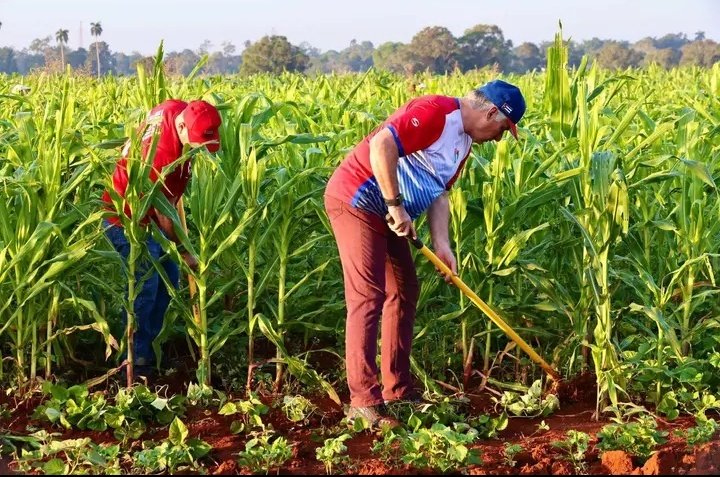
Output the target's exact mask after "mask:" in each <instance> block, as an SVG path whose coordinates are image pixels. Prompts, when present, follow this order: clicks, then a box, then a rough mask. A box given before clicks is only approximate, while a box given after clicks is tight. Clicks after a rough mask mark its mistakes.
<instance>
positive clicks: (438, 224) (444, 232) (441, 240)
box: [428, 192, 450, 250]
mask: <svg viewBox="0 0 720 477" xmlns="http://www.w3.org/2000/svg"><path fill="white" fill-rule="evenodd" d="M428 223H429V225H430V236H431V237H432V242H433V248H435V249H436V250H437V249H439V248H441V247H450V235H449V230H448V229H449V223H450V202H449V200H448V196H447V192H443V193H442V195H440V196H439V197H438V198H437V199H435V200H434V201H433V203H432V204H430V208H429V209H428Z"/></svg>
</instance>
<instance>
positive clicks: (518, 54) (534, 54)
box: [512, 42, 545, 73]
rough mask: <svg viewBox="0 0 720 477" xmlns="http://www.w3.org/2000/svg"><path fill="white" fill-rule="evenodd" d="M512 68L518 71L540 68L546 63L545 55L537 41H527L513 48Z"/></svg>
mask: <svg viewBox="0 0 720 477" xmlns="http://www.w3.org/2000/svg"><path fill="white" fill-rule="evenodd" d="M513 55H514V61H513V65H512V70H513V71H515V72H518V73H523V72H525V71H532V70H534V69H540V68H542V67H543V66H544V65H545V58H544V55H543V54H542V53H541V52H540V48H538V46H537V45H536V44H535V43H530V42H525V43H523V44H521V45H520V46H518V47H516V48H515V49H514V50H513Z"/></svg>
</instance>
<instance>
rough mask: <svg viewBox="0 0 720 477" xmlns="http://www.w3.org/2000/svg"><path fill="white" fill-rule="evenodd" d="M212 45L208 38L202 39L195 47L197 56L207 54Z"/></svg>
mask: <svg viewBox="0 0 720 477" xmlns="http://www.w3.org/2000/svg"><path fill="white" fill-rule="evenodd" d="M212 47H213V44H212V42H211V41H210V40H203V42H202V43H200V46H198V49H197V54H198V56H203V55H207V54H208V53H209V52H210V49H211V48H212Z"/></svg>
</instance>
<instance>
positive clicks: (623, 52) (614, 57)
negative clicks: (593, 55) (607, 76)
mask: <svg viewBox="0 0 720 477" xmlns="http://www.w3.org/2000/svg"><path fill="white" fill-rule="evenodd" d="M642 59H643V54H642V53H640V52H639V51H636V50H633V49H631V48H629V47H628V45H627V44H626V43H623V42H619V41H613V40H611V41H606V42H605V44H604V45H603V47H602V48H601V49H600V51H599V52H598V54H597V61H598V63H599V64H600V66H602V67H603V68H608V69H612V70H622V69H625V68H629V67H635V66H639V65H640V62H641V61H642Z"/></svg>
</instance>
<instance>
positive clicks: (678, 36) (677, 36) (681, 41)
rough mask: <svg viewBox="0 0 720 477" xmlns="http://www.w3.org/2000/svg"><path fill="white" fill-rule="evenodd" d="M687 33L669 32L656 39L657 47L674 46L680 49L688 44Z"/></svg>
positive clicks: (675, 48)
mask: <svg viewBox="0 0 720 477" xmlns="http://www.w3.org/2000/svg"><path fill="white" fill-rule="evenodd" d="M689 42H690V40H688V38H687V35H686V34H685V33H668V34H667V35H665V36H662V37H660V38H658V39H657V40H655V47H656V48H672V49H673V50H680V48H682V47H683V46H685V45H686V44H688V43H689Z"/></svg>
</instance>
